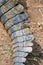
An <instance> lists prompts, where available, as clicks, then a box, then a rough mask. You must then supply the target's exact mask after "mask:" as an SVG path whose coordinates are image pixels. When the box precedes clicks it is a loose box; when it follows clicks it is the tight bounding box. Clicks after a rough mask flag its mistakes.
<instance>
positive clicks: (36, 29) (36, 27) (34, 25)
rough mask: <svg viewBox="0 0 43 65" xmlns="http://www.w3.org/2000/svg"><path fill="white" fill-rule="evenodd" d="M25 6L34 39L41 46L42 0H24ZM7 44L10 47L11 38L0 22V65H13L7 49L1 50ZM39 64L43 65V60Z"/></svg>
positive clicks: (42, 37)
mask: <svg viewBox="0 0 43 65" xmlns="http://www.w3.org/2000/svg"><path fill="white" fill-rule="evenodd" d="M26 6H27V12H28V14H29V21H30V23H29V26H30V28H31V30H32V32H33V33H34V36H35V41H36V42H37V43H38V44H40V45H41V47H42V48H43V0H26ZM9 46H10V47H11V48H12V43H11V38H10V36H9V34H8V33H7V31H6V30H5V28H4V26H3V25H2V23H1V22H0V65H14V62H13V60H12V56H10V53H9V51H8V50H7V52H5V53H4V52H3V53H2V52H1V51H3V49H4V50H5V49H6V48H8V47H9ZM40 65H43V61H42V63H41V64H40Z"/></svg>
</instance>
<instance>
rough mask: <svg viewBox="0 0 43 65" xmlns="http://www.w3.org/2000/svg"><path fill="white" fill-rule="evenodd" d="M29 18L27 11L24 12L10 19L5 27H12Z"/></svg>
mask: <svg viewBox="0 0 43 65" xmlns="http://www.w3.org/2000/svg"><path fill="white" fill-rule="evenodd" d="M26 19H28V16H27V13H25V12H24V13H22V14H19V15H17V16H16V17H13V18H11V19H10V20H8V21H7V22H6V24H5V27H6V26H7V27H9V28H10V27H11V26H12V25H14V24H18V23H20V22H23V21H24V20H26ZM2 21H4V18H3V19H2Z"/></svg>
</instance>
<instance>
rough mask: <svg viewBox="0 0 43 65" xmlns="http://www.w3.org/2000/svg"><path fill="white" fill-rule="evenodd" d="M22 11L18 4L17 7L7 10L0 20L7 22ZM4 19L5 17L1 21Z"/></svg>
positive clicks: (22, 8)
mask: <svg viewBox="0 0 43 65" xmlns="http://www.w3.org/2000/svg"><path fill="white" fill-rule="evenodd" d="M23 11H24V7H23V6H22V5H21V4H19V5H17V6H15V7H14V8H12V9H11V10H9V11H8V12H7V13H5V14H4V15H3V16H2V17H1V20H3V21H7V20H9V19H11V18H12V17H15V16H16V15H17V14H19V13H21V12H23ZM4 17H5V19H3V18H4Z"/></svg>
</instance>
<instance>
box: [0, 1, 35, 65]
mask: <svg viewBox="0 0 43 65" xmlns="http://www.w3.org/2000/svg"><path fill="white" fill-rule="evenodd" d="M18 1H19V0H12V1H11V0H5V1H3V0H2V1H1V0H0V6H1V7H0V17H1V21H2V23H3V24H4V26H5V28H6V30H7V31H8V33H9V35H10V36H11V38H12V42H13V43H14V45H15V51H14V54H13V57H14V64H15V65H25V64H23V63H25V62H26V57H27V56H28V54H29V53H32V51H33V48H32V47H33V45H34V43H33V42H32V41H33V40H34V35H33V34H32V32H31V30H30V28H29V27H28V24H29V20H28V15H27V13H26V12H25V9H24V7H23V6H22V5H21V4H18V5H16V4H17V3H18Z"/></svg>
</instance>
